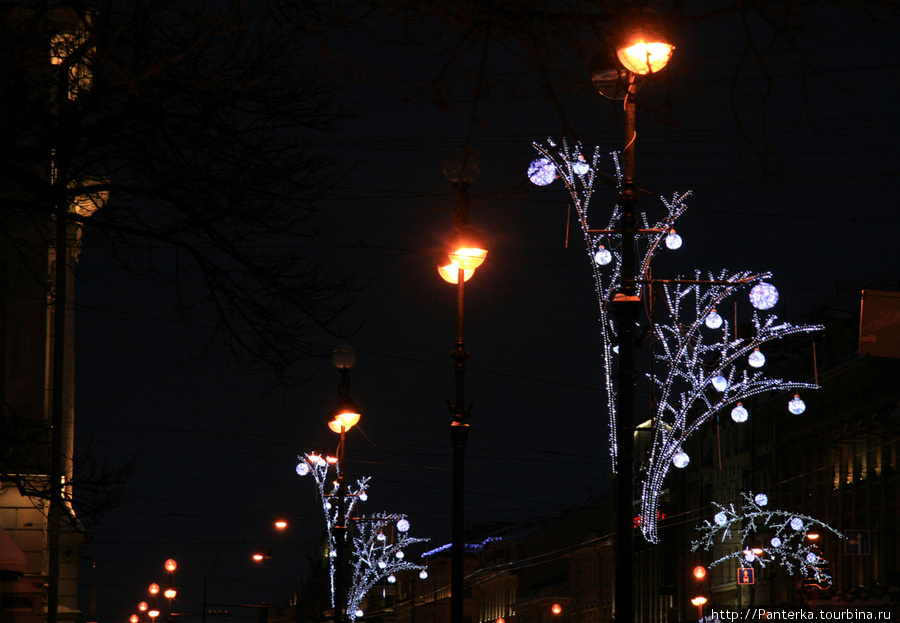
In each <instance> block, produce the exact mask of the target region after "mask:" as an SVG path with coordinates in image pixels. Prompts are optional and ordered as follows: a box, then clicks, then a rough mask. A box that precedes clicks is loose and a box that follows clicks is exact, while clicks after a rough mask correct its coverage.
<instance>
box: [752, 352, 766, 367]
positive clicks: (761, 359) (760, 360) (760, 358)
mask: <svg viewBox="0 0 900 623" xmlns="http://www.w3.org/2000/svg"><path fill="white" fill-rule="evenodd" d="M747 363H749V364H750V365H751V366H753V367H754V368H762V367H763V366H764V365H765V364H766V356H765V355H763V354H762V353H761V352H759V349H758V348H754V349H753V352H752V353H750V356H749V357H747Z"/></svg>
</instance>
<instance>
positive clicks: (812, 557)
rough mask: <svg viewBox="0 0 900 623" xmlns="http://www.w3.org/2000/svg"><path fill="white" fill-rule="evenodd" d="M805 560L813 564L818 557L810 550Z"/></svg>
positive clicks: (817, 560)
mask: <svg viewBox="0 0 900 623" xmlns="http://www.w3.org/2000/svg"><path fill="white" fill-rule="evenodd" d="M806 562H808V563H810V564H815V563H817V562H819V557H818V556H816V555H815V554H813V553H812V552H810V553H808V554H807V555H806Z"/></svg>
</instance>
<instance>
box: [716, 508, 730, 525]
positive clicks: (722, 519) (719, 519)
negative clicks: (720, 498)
mask: <svg viewBox="0 0 900 623" xmlns="http://www.w3.org/2000/svg"><path fill="white" fill-rule="evenodd" d="M713 521H715V522H716V525H717V526H724V525H725V524H726V523H728V515H726V514H725V511H719V512H718V513H716V515H715V517H713Z"/></svg>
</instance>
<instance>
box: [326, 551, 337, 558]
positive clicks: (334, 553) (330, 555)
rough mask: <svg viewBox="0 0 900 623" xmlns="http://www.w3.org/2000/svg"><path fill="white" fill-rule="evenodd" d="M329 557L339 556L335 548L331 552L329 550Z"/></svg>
mask: <svg viewBox="0 0 900 623" xmlns="http://www.w3.org/2000/svg"><path fill="white" fill-rule="evenodd" d="M328 557H329V558H337V552H336V551H335V550H331V551H330V552H328Z"/></svg>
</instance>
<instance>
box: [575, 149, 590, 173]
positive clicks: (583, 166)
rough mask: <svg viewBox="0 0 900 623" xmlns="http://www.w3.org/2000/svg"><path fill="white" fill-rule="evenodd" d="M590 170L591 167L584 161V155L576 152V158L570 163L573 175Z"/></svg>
mask: <svg viewBox="0 0 900 623" xmlns="http://www.w3.org/2000/svg"><path fill="white" fill-rule="evenodd" d="M590 170H591V167H590V165H588V163H587V162H586V161H585V159H584V156H582V155H581V154H578V160H576V161H575V162H574V163H573V164H572V171H574V172H575V175H587V174H588V172H589V171H590Z"/></svg>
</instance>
